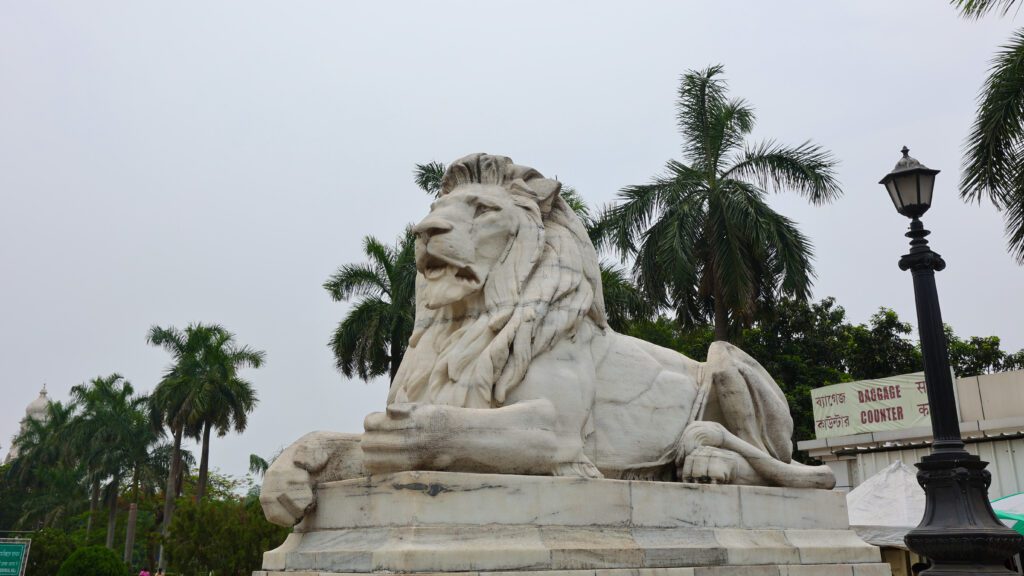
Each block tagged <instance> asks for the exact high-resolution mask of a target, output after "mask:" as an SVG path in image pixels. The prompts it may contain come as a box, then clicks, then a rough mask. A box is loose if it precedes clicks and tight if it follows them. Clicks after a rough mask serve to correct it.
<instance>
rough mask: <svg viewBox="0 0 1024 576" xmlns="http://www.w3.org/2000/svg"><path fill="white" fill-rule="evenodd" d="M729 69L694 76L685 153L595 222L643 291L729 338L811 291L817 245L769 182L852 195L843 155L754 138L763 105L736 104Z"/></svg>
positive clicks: (686, 101) (815, 195)
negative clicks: (843, 174)
mask: <svg viewBox="0 0 1024 576" xmlns="http://www.w3.org/2000/svg"><path fill="white" fill-rule="evenodd" d="M721 73H722V67H721V66H712V67H710V68H707V69H705V70H701V71H690V72H687V73H686V74H685V75H684V76H683V78H682V82H681V84H680V87H679V93H678V100H677V102H676V110H677V121H678V126H679V131H680V133H681V135H682V137H683V156H684V160H683V161H681V162H680V161H675V160H671V161H669V162H668V163H667V165H666V168H665V173H664V174H663V175H662V176H660V177H657V178H655V179H654V180H653V181H652V182H651V183H649V184H645V185H638V186H629V187H626V188H624V189H622V191H621V192H620V193H619V198H620V200H621V203H619V204H618V205H615V206H612V207H610V208H608V209H606V210H604V212H603V213H602V214H601V216H600V217H599V219H598V222H597V223H596V230H597V231H598V234H597V236H598V237H599V240H601V244H603V245H608V246H610V247H611V248H613V249H615V250H616V251H617V252H618V253H619V254H620V255H621V256H622V257H623V258H629V257H633V258H634V259H635V260H634V265H633V271H634V275H635V278H636V280H637V283H638V285H639V288H640V290H641V291H642V292H643V293H644V294H646V295H647V296H648V298H650V299H651V300H652V301H653V302H655V303H656V304H657V305H658V306H663V307H667V308H670V309H672V310H673V311H674V312H675V314H676V318H677V319H678V320H679V321H680V322H681V323H682V324H684V325H690V324H695V323H700V322H703V321H705V320H707V319H709V318H710V319H712V321H713V324H714V326H715V336H716V338H717V339H719V340H725V339H728V337H729V332H730V325H732V326H733V328H735V327H736V326H738V325H741V324H747V323H749V322H750V321H751V320H753V318H754V317H755V313H756V312H757V309H758V307H759V306H763V305H766V304H768V305H770V304H771V303H772V302H774V301H775V299H776V298H777V296H778V295H779V294H782V295H788V296H791V297H796V298H798V299H806V298H807V297H808V295H809V294H810V287H811V282H812V278H813V276H814V272H813V269H812V267H811V258H812V249H811V244H810V242H809V241H808V240H807V238H805V237H804V236H803V234H801V233H800V231H799V230H798V229H797V227H796V224H795V223H794V222H793V221H791V220H790V219H788V218H786V217H785V216H782V215H781V214H778V213H777V212H775V211H774V210H773V209H772V208H771V207H770V206H768V204H767V203H766V196H767V191H768V189H774V190H776V191H782V190H792V191H795V192H797V193H799V194H801V195H802V196H804V197H805V198H807V199H808V201H810V202H811V203H812V204H823V203H827V202H831V201H832V200H834V199H836V198H838V197H839V195H840V194H841V193H842V191H841V190H840V188H839V183H838V182H837V181H836V178H835V173H834V167H835V165H836V161H835V159H834V158H833V156H832V154H831V153H830V152H828V151H826V150H825V149H823V148H821V147H820V146H818V145H815V144H812V143H810V142H805V143H803V144H800V145H797V146H786V145H782V144H778V143H776V142H774V141H771V140H769V141H766V142H761V143H757V144H747V143H745V142H744V140H745V138H746V137H747V136H748V135H749V134H750V132H751V130H752V129H753V126H754V110H753V109H752V108H751V107H750V106H749V105H748V104H747V103H746V102H745V101H743V100H738V99H732V100H730V99H729V98H728V96H727V93H726V88H727V86H726V83H725V81H724V80H723V79H722V78H721Z"/></svg>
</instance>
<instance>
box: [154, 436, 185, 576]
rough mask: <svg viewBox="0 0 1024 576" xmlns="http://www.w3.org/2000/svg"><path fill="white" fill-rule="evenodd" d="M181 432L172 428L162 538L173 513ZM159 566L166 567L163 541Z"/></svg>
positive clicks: (168, 527) (179, 459)
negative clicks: (172, 442)
mask: <svg viewBox="0 0 1024 576" xmlns="http://www.w3.org/2000/svg"><path fill="white" fill-rule="evenodd" d="M181 433H182V427H181V426H179V427H177V428H176V429H175V430H174V447H173V448H172V449H171V465H170V466H169V468H170V470H168V472H167V486H166V488H165V489H164V521H163V524H162V525H161V526H160V533H161V534H162V535H163V537H164V539H166V538H167V534H168V532H169V530H170V527H171V514H174V497H175V496H176V494H177V492H176V490H175V489H176V483H177V480H178V475H179V470H180V469H181ZM159 568H162V569H164V570H166V569H167V557H166V556H165V555H164V545H163V542H161V543H160V565H159Z"/></svg>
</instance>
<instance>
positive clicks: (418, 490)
mask: <svg viewBox="0 0 1024 576" xmlns="http://www.w3.org/2000/svg"><path fill="white" fill-rule="evenodd" d="M317 499H318V506H317V509H316V511H315V512H314V513H313V514H311V515H309V516H308V517H307V518H306V519H305V520H303V521H302V522H301V523H300V524H299V525H298V526H296V528H295V532H294V533H293V534H291V535H290V536H288V539H287V540H286V541H285V542H284V544H282V545H281V546H280V547H279V548H277V549H276V550H272V551H270V552H267V553H266V554H264V557H263V570H262V571H258V572H256V573H255V576H285V575H287V576H299V575H301V576H320V575H328V574H332V575H336V574H346V575H350V576H356V575H365V574H367V573H395V572H397V573H445V574H446V575H452V574H461V575H464V576H487V575H496V574H497V573H501V572H509V573H514V574H515V575H518V576H534V575H536V576H539V575H541V574H545V575H551V576H553V575H554V574H555V573H558V574H560V575H561V574H569V575H572V574H578V575H580V576H726V575H729V576H754V575H757V576H762V575H771V576H785V575H793V576H796V575H820V576H838V575H843V576H889V574H890V572H889V566H888V564H883V563H882V562H881V557H880V555H879V551H878V549H877V548H875V547H873V546H870V545H868V544H865V543H864V542H863V541H862V540H860V539H859V538H858V537H857V536H856V534H854V533H853V531H851V530H850V529H849V527H848V525H847V515H846V499H845V495H844V494H843V493H840V492H832V491H826V490H800V489H790V488H762V487H754V486H714V485H704V484H679V483H665V482H640V481H623V480H585V479H575V478H552V477H542V476H510V475H491V474H462V473H452V472H401V473H397V474H386V475H380V476H372V477H369V478H360V479H355V480H345V481H341V482H329V483H325V484H322V485H320V486H319V488H318V494H317ZM503 576H513V575H512V574H506V575H503Z"/></svg>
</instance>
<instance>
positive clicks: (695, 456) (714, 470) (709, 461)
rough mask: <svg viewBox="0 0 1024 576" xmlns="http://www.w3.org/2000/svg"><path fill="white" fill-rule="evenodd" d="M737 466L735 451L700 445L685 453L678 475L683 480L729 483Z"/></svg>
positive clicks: (737, 458) (703, 482)
mask: <svg viewBox="0 0 1024 576" xmlns="http://www.w3.org/2000/svg"><path fill="white" fill-rule="evenodd" d="M738 466H739V455H737V454H736V453H735V452H730V451H728V450H722V449H721V448H714V447H712V446H701V447H699V448H697V449H695V450H694V451H693V452H691V453H689V454H687V455H686V458H685V459H684V460H683V467H682V469H681V470H680V471H679V477H680V478H681V479H682V480H683V482H698V483H701V484H731V483H732V481H733V479H734V477H735V475H736V469H737V467H738Z"/></svg>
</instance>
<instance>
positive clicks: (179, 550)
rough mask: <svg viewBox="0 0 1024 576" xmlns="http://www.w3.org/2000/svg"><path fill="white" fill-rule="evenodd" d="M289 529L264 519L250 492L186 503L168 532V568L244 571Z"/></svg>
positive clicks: (230, 575) (226, 574)
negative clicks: (242, 496)
mask: <svg viewBox="0 0 1024 576" xmlns="http://www.w3.org/2000/svg"><path fill="white" fill-rule="evenodd" d="M289 532H290V530H289V529H288V528H282V527H280V526H275V525H273V524H271V523H270V522H267V520H266V518H265V517H264V516H263V510H262V508H261V507H260V504H259V500H258V498H256V497H250V498H245V499H239V498H237V497H231V498H227V499H211V500H204V501H202V502H198V503H196V502H186V503H184V504H183V505H182V507H181V508H180V509H179V510H178V513H177V514H175V516H174V522H173V523H172V524H171V530H170V534H169V536H168V542H167V553H168V556H169V558H170V567H171V569H172V570H174V571H177V572H179V573H181V574H183V575H186V576H190V575H200V574H203V575H205V574H208V573H210V572H211V571H212V572H213V573H215V574H217V575H218V576H243V575H244V576H248V575H249V574H252V573H253V571H256V570H259V569H260V566H261V564H262V560H263V552H265V551H267V550H271V549H273V548H276V547H277V546H280V544H281V542H283V541H284V539H285V538H286V537H287V536H288V533H289Z"/></svg>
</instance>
